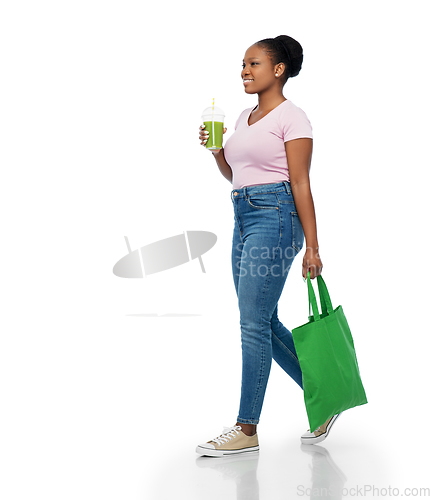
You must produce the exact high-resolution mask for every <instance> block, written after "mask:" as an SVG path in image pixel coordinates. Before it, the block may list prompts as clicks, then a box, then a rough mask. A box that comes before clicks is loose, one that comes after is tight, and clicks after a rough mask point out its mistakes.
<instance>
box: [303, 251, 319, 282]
mask: <svg viewBox="0 0 431 500" xmlns="http://www.w3.org/2000/svg"><path fill="white" fill-rule="evenodd" d="M322 269H323V264H322V261H321V260H320V256H319V249H318V248H311V247H307V249H306V250H305V255H304V259H303V261H302V276H303V277H304V279H306V278H307V273H308V271H310V278H311V279H314V278H316V276H319V275H320V274H322Z"/></svg>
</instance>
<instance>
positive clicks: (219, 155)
mask: <svg viewBox="0 0 431 500" xmlns="http://www.w3.org/2000/svg"><path fill="white" fill-rule="evenodd" d="M225 132H226V128H224V129H223V134H224V133H225ZM207 139H208V132H207V131H206V130H205V127H204V126H203V125H201V126H200V127H199V140H200V141H201V144H202V146H205V143H206V142H207ZM212 154H213V156H214V158H215V161H216V162H217V166H218V168H219V170H220V173H221V174H222V175H223V177H225V178H226V179H227V180H228V181H229V182H230V183H232V169H231V168H230V165H229V163H228V162H227V161H226V158H225V157H224V152H223V148H222V149H217V150H215V151H212Z"/></svg>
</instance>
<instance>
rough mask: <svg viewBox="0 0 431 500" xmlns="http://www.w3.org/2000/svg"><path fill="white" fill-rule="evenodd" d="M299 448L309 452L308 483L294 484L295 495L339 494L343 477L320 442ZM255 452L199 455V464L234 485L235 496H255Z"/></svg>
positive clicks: (248, 499) (252, 499)
mask: <svg viewBox="0 0 431 500" xmlns="http://www.w3.org/2000/svg"><path fill="white" fill-rule="evenodd" d="M301 451H303V452H304V453H306V454H308V455H310V456H311V463H310V468H311V484H310V485H309V486H307V487H306V486H305V485H303V486H298V488H297V495H298V496H300V497H303V498H310V499H315V498H322V497H326V498H332V499H337V500H341V499H342V498H343V496H342V494H343V487H344V484H345V482H346V480H347V477H346V476H345V474H344V473H343V471H342V470H341V469H340V468H339V467H338V466H337V464H336V463H335V462H334V460H333V459H332V457H331V455H330V453H329V451H328V450H327V449H326V448H324V447H323V446H321V445H301ZM258 463H259V452H255V453H250V454H244V455H237V456H228V457H220V458H210V457H199V458H197V460H196V465H197V466H198V467H199V468H209V469H213V470H214V471H215V472H217V473H218V475H219V476H221V477H222V478H223V479H227V480H230V481H233V482H234V483H235V485H236V499H237V500H259V498H260V497H259V481H258V478H257V469H258Z"/></svg>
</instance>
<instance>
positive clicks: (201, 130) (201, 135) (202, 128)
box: [199, 125, 227, 153]
mask: <svg viewBox="0 0 431 500" xmlns="http://www.w3.org/2000/svg"><path fill="white" fill-rule="evenodd" d="M226 130H227V128H223V134H225V133H226ZM208 136H209V132H208V130H205V125H201V126H200V127H199V140H200V141H201V145H202V146H204V147H205V144H206V143H207V140H208ZM219 151H220V149H212V150H211V152H212V153H218V152H219Z"/></svg>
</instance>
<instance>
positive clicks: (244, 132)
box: [224, 100, 313, 189]
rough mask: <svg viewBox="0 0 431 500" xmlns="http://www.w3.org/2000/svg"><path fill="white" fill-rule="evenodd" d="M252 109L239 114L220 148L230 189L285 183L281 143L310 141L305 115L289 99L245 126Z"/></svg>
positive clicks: (310, 129) (283, 155)
mask: <svg viewBox="0 0 431 500" xmlns="http://www.w3.org/2000/svg"><path fill="white" fill-rule="evenodd" d="M253 109H254V108H248V109H246V110H244V111H243V112H242V113H241V114H240V116H239V118H238V120H237V122H236V124H235V132H234V133H233V134H232V135H231V137H229V139H228V140H227V141H226V144H225V146H224V157H225V159H226V161H227V162H228V164H229V165H230V167H231V169H232V173H233V176H232V188H233V189H240V188H242V187H244V186H253V185H256V184H272V183H274V182H282V181H289V167H288V165H287V157H286V149H285V147H284V143H285V142H287V141H291V140H293V139H299V138H301V137H309V138H313V134H312V127H311V123H310V121H309V120H308V118H307V115H306V114H305V113H304V111H302V109H301V108H298V106H295V104H293V102H291V101H289V100H286V101H284V102H282V103H281V104H279V105H278V106H277V107H276V108H274V109H273V110H272V111H270V112H269V113H268V114H267V115H265V116H264V117H263V118H261V119H260V120H259V121H257V122H256V123H253V125H249V124H248V118H249V116H250V114H251V111H252V110H253Z"/></svg>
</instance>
